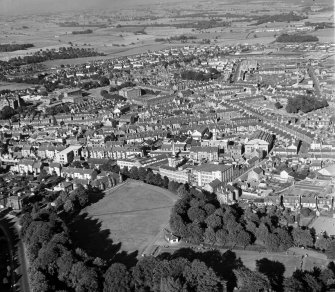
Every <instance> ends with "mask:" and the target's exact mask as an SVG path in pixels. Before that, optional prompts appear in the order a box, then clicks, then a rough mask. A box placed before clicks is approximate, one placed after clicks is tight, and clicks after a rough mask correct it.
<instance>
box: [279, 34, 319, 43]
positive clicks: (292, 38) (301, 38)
mask: <svg viewBox="0 0 335 292" xmlns="http://www.w3.org/2000/svg"><path fill="white" fill-rule="evenodd" d="M318 41H319V39H318V38H317V37H316V36H313V35H307V34H306V35H300V34H286V33H284V34H281V35H280V36H278V37H277V38H276V42H279V43H306V42H318Z"/></svg>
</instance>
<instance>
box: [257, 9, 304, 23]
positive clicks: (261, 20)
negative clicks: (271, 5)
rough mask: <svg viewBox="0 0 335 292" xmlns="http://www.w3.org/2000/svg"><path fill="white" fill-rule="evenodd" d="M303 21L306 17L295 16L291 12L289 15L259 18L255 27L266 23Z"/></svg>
mask: <svg viewBox="0 0 335 292" xmlns="http://www.w3.org/2000/svg"><path fill="white" fill-rule="evenodd" d="M303 19H307V17H306V16H303V15H298V14H295V13H294V12H292V11H291V12H290V13H282V14H275V15H264V16H259V17H258V20H257V22H256V23H255V25H260V24H263V23H268V22H288V23H290V22H291V21H299V20H303Z"/></svg>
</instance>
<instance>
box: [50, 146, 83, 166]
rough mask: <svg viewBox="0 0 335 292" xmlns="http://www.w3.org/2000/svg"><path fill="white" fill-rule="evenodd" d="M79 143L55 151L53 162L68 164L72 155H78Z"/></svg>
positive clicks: (71, 159)
mask: <svg viewBox="0 0 335 292" xmlns="http://www.w3.org/2000/svg"><path fill="white" fill-rule="evenodd" d="M81 148H82V146H81V145H71V146H69V147H67V148H65V149H64V150H62V151H60V152H58V153H56V157H55V162H58V163H61V164H69V163H71V162H72V161H73V159H74V157H76V156H79V155H80V150H81Z"/></svg>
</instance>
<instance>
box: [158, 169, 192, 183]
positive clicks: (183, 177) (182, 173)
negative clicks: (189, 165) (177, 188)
mask: <svg viewBox="0 0 335 292" xmlns="http://www.w3.org/2000/svg"><path fill="white" fill-rule="evenodd" d="M159 174H160V175H161V177H164V176H166V177H167V178H168V179H169V180H170V181H176V182H179V183H183V184H185V183H189V181H190V172H189V171H188V170H187V169H183V168H175V167H171V166H169V165H161V166H160V167H159Z"/></svg>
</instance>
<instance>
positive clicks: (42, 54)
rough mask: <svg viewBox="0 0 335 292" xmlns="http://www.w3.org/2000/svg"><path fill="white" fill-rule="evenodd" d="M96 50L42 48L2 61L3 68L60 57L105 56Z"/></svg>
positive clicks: (0, 63) (0, 62)
mask: <svg viewBox="0 0 335 292" xmlns="http://www.w3.org/2000/svg"><path fill="white" fill-rule="evenodd" d="M103 55H104V54H102V53H98V52H96V51H94V50H90V49H84V48H74V47H61V48H59V49H58V50H40V51H38V52H35V53H34V54H33V55H29V56H24V57H20V56H19V57H15V58H12V59H10V60H8V61H0V65H1V67H2V70H6V69H10V68H13V67H17V66H22V65H27V64H35V63H41V62H44V61H48V60H58V59H75V58H83V57H95V56H103Z"/></svg>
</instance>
